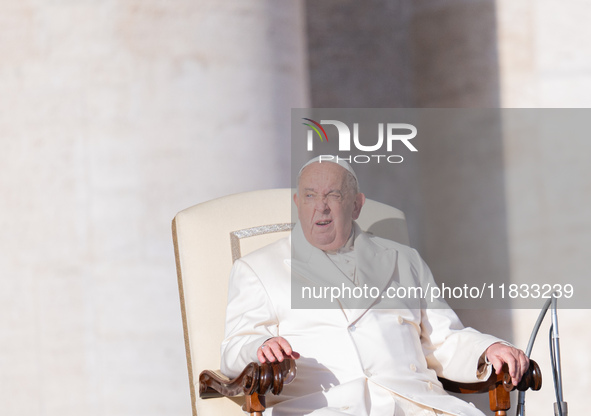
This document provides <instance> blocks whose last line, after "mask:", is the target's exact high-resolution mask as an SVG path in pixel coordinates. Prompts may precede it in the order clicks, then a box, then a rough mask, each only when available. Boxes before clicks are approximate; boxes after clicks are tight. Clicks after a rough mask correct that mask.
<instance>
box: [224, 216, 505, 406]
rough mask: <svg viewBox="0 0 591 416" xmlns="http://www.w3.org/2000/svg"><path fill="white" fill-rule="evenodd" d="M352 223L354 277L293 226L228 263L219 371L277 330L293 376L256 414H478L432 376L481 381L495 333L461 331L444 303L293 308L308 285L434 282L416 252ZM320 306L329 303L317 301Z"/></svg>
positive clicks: (251, 355)
mask: <svg viewBox="0 0 591 416" xmlns="http://www.w3.org/2000/svg"><path fill="white" fill-rule="evenodd" d="M354 226H355V240H354V245H353V247H354V249H353V251H352V253H354V259H355V269H356V273H355V277H356V279H355V280H357V281H356V282H353V281H351V280H350V279H348V278H347V277H345V274H346V273H343V268H342V267H341V269H339V267H337V266H336V265H335V263H334V262H333V261H331V259H330V258H329V256H328V255H327V254H326V253H325V252H323V251H322V250H319V249H317V248H315V247H313V246H312V245H311V244H309V243H308V242H307V241H306V240H305V238H304V236H303V232H302V230H301V227H300V226H299V225H296V227H295V228H294V230H293V232H292V235H291V236H290V237H288V238H284V239H281V240H279V241H277V242H276V243H273V244H271V245H269V246H267V247H264V248H262V249H260V250H257V251H255V252H253V253H251V254H249V255H247V256H245V257H243V258H242V259H239V260H237V261H236V262H235V264H234V267H233V269H232V274H231V276H230V285H229V294H228V307H227V312H226V334H225V340H224V341H223V343H222V362H221V369H222V372H223V373H224V374H226V375H228V376H231V377H234V376H236V375H238V374H239V373H240V372H241V371H242V369H243V368H244V367H245V366H246V365H247V364H248V363H250V362H252V361H257V362H258V359H257V356H256V352H257V349H258V348H259V347H260V346H261V344H263V342H264V341H266V340H267V339H269V338H271V337H275V336H281V337H284V338H285V339H287V341H289V343H290V344H291V346H292V348H293V350H294V351H297V352H299V353H300V354H301V357H300V358H299V359H298V360H297V361H296V363H297V377H296V379H295V380H294V382H292V383H291V384H289V385H287V386H285V387H284V389H283V392H282V393H281V396H273V395H271V394H269V395H267V396H266V398H267V405H268V406H271V408H268V410H267V411H266V412H265V414H268V413H269V414H272V415H275V416H279V415H293V416H295V415H308V414H312V415H318V416H319V415H323V416H330V415H335V416H336V415H356V416H364V415H367V416H393V415H396V416H398V415H404V416H410V415H423V414H424V415H434V414H440V413H439V412H445V413H449V414H454V415H459V416H464V415H474V416H477V415H478V416H482V415H483V413H482V412H480V411H479V410H478V409H476V408H475V407H473V406H472V405H471V404H468V403H466V402H464V401H462V400H460V399H458V398H456V397H454V396H451V395H449V394H447V393H446V392H445V391H444V390H443V388H442V386H441V383H440V382H439V381H438V380H437V376H440V377H445V378H447V379H450V380H455V381H460V382H477V381H482V380H484V379H486V378H487V377H488V376H489V375H490V372H491V368H490V365H489V366H483V365H482V361H483V353H484V351H485V350H486V349H487V348H488V346H490V345H491V344H493V343H495V342H499V341H501V340H500V339H498V338H496V337H493V336H490V335H485V334H481V333H480V332H478V331H476V330H474V329H472V328H464V327H463V326H462V324H461V322H460V321H459V319H458V317H457V316H456V314H455V313H454V312H453V311H452V310H451V309H449V308H446V307H445V306H446V305H445V303H444V302H442V301H440V300H437V299H435V300H433V301H432V300H431V299H430V298H429V296H427V298H426V299H419V300H416V299H397V300H396V303H395V304H392V303H390V304H388V302H387V301H384V300H383V297H382V296H381V295H380V296H378V297H377V298H376V299H373V298H372V299H367V298H364V299H361V300H359V299H357V300H355V299H345V298H341V299H338V300H334V301H333V302H330V295H329V296H328V297H329V299H327V300H326V299H325V300H323V301H322V302H324V303H322V306H321V307H320V308H313V309H312V308H292V299H291V297H290V293H291V292H292V291H293V292H294V295H297V296H300V291H301V290H302V288H304V287H306V286H308V285H309V286H312V285H315V286H316V287H320V288H321V287H325V286H335V285H338V286H339V287H343V288H344V287H348V288H350V289H351V290H353V289H354V288H355V287H360V286H365V285H367V287H370V288H376V289H374V292H372V293H374V294H375V293H376V292H377V291H379V293H380V294H385V293H386V290H388V288H398V287H402V286H404V287H407V288H410V287H415V288H419V287H420V288H423V289H425V290H426V288H428V287H434V285H435V281H434V280H433V276H432V275H431V272H430V271H429V268H428V267H427V265H426V264H425V263H424V261H423V260H422V259H421V257H420V256H419V254H418V253H417V251H416V250H414V249H412V248H410V247H408V246H405V245H402V244H399V243H396V242H393V241H390V240H385V239H382V238H378V237H374V236H371V235H369V234H367V233H364V232H362V231H361V230H360V229H359V227H358V226H357V224H355V225H354ZM292 239H293V242H294V244H293V247H292ZM345 272H346V270H345ZM329 276H330V277H329ZM337 282H338V283H337ZM307 293H309V292H307ZM374 297H375V296H374ZM294 299H295V298H294ZM327 304H330V305H332V307H330V308H324V306H325V305H327ZM392 306H395V307H394V308H393V307H392ZM434 409H436V410H434ZM267 412H268V413H267Z"/></svg>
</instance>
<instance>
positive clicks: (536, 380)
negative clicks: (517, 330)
mask: <svg viewBox="0 0 591 416" xmlns="http://www.w3.org/2000/svg"><path fill="white" fill-rule="evenodd" d="M439 381H441V384H443V388H444V389H445V390H447V391H451V392H454V393H467V394H470V393H485V392H488V399H489V405H490V410H492V411H493V412H495V414H497V415H506V411H507V410H509V408H510V407H511V400H510V397H509V392H510V391H511V390H515V389H517V390H519V391H525V390H527V389H532V390H540V388H541V387H542V372H541V371H540V367H539V366H538V363H536V362H535V361H534V360H529V368H528V369H527V371H526V372H525V373H524V374H523V377H521V381H520V382H519V384H517V386H514V385H513V384H512V383H511V376H510V375H509V369H508V368H507V365H506V364H504V365H503V368H502V371H501V373H500V374H496V372H494V371H493V373H492V374H491V375H490V377H489V378H488V380H486V381H483V382H480V383H458V382H456V381H451V380H447V379H445V378H439Z"/></svg>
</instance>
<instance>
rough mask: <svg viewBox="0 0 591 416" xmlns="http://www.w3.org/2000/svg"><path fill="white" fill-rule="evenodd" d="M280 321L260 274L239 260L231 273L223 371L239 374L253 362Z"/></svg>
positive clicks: (222, 363)
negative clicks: (259, 349)
mask: <svg viewBox="0 0 591 416" xmlns="http://www.w3.org/2000/svg"><path fill="white" fill-rule="evenodd" d="M277 325H278V320H277V317H276V314H275V310H274V308H273V305H272V303H271V302H270V299H269V296H268V295H267V291H266V290H265V288H264V286H263V284H262V283H261V281H260V279H259V277H258V276H257V275H256V273H255V272H254V271H253V270H252V269H251V268H250V266H249V265H248V264H246V263H245V262H244V261H242V260H237V261H236V262H235V263H234V266H233V268H232V273H231V274H230V281H229V286H228V305H227V307H226V327H225V335H224V341H223V342H222V347H221V357H222V359H221V367H220V368H221V370H222V373H224V374H225V375H226V376H228V377H236V376H237V375H238V374H240V372H241V371H242V370H243V369H244V367H245V366H246V365H247V364H249V363H250V362H252V361H255V362H258V358H257V355H256V352H257V349H258V348H259V347H260V346H261V345H262V344H263V342H265V341H266V340H267V339H269V338H272V337H275V336H277Z"/></svg>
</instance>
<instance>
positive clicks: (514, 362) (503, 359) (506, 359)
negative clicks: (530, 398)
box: [486, 342, 529, 386]
mask: <svg viewBox="0 0 591 416" xmlns="http://www.w3.org/2000/svg"><path fill="white" fill-rule="evenodd" d="M486 357H487V358H488V361H489V362H490V363H491V364H492V365H493V366H494V368H495V370H496V373H497V374H499V373H500V372H501V368H502V367H503V364H507V366H508V367H509V375H510V376H511V382H512V383H513V385H514V386H516V385H517V383H519V380H521V376H523V373H525V372H526V371H527V369H528V368H529V358H527V356H526V355H525V353H524V352H523V351H521V350H518V349H517V348H513V347H510V346H509V345H505V344H502V343H500V342H497V343H495V344H492V345H491V346H490V347H488V348H487V349H486Z"/></svg>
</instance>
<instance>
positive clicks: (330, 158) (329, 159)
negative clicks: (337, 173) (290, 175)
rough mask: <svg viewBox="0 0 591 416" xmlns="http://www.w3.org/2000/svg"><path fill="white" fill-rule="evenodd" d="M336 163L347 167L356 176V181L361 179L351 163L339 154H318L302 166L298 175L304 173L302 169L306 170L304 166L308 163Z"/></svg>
mask: <svg viewBox="0 0 591 416" xmlns="http://www.w3.org/2000/svg"><path fill="white" fill-rule="evenodd" d="M316 162H319V163H326V162H329V163H336V164H337V165H339V166H340V167H342V168H344V169H346V170H347V171H348V172H349V173H351V175H353V177H354V178H355V182H357V183H359V181H358V180H357V175H356V174H355V171H354V170H353V168H352V167H351V165H349V163H347V161H346V160H343V159H340V158H339V157H338V156H332V155H321V156H316V157H315V158H313V159H310V160H309V161H308V162H306V164H305V165H304V166H302V168H301V169H300V172H299V173H298V177H300V176H301V175H302V171H303V170H304V168H305V167H306V166H308V165H311V164H312V163H316Z"/></svg>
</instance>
